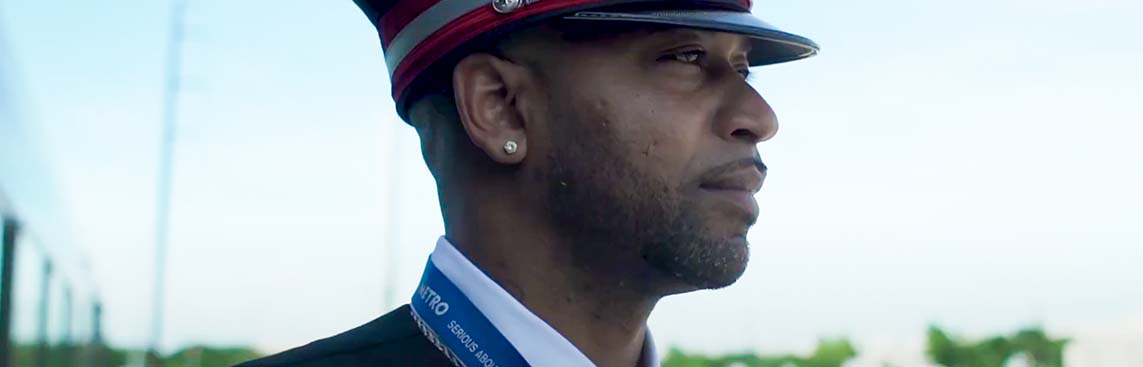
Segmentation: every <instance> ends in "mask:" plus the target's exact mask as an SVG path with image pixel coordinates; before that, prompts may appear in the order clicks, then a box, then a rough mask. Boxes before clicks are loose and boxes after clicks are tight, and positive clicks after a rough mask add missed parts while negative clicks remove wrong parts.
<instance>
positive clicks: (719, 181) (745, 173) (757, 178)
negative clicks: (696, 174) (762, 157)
mask: <svg viewBox="0 0 1143 367" xmlns="http://www.w3.org/2000/svg"><path fill="white" fill-rule="evenodd" d="M765 172H766V165H764V164H762V162H761V161H755V160H753V159H750V160H745V161H737V162H734V163H731V164H729V165H726V166H723V167H719V168H718V169H716V170H715V172H714V174H712V175H708V177H707V178H705V179H703V180H702V182H701V183H700V184H699V188H702V189H707V190H726V191H745V192H748V193H750V194H751V195H753V194H756V193H758V190H761V189H762V181H763V180H764V179H765V177H766V176H765Z"/></svg>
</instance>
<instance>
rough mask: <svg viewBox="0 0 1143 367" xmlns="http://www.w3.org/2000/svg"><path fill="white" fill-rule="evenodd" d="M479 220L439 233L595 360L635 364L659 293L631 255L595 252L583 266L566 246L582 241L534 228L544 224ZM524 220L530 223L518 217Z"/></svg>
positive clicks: (615, 365)
mask: <svg viewBox="0 0 1143 367" xmlns="http://www.w3.org/2000/svg"><path fill="white" fill-rule="evenodd" d="M490 212H492V213H495V212H501V213H503V211H490ZM480 218H481V219H479V220H471V219H472V217H469V218H468V219H470V220H469V221H466V223H467V225H463V226H449V228H448V230H447V231H446V232H447V234H446V236H447V237H448V238H449V239H450V241H452V242H453V244H454V245H455V246H456V247H457V249H458V250H460V251H461V253H463V254H464V255H465V256H466V257H467V258H468V259H469V260H471V261H472V262H473V263H474V264H476V266H478V267H479V268H480V269H481V270H483V271H485V272H487V273H488V274H489V275H491V277H492V278H493V279H494V280H495V281H496V282H497V283H499V284H500V286H501V287H503V288H504V289H505V290H507V291H508V292H509V293H510V294H512V296H513V297H515V298H516V299H517V300H518V301H520V303H522V304H524V305H525V306H526V307H527V308H528V309H529V310H531V311H532V312H533V313H535V314H536V315H537V316H539V317H540V318H541V319H543V320H544V321H545V322H547V323H548V324H549V325H551V326H552V327H553V328H555V329H556V330H557V331H559V332H560V334H562V335H563V336H564V337H565V338H567V339H568V340H569V341H571V342H572V344H574V345H575V346H576V347H577V348H578V349H579V350H580V351H581V352H583V353H584V355H586V356H587V357H588V358H589V359H591V360H592V362H594V363H595V364H596V365H598V366H602V367H630V366H635V365H637V363H638V362H639V359H640V357H641V355H642V350H643V344H644V338H645V336H646V327H645V325H646V322H647V318H648V317H649V316H650V314H651V310H652V309H653V308H654V306H655V303H656V302H657V301H658V299H659V298H660V297H661V296H660V295H659V294H658V293H657V292H655V290H654V289H652V288H649V287H647V285H649V284H654V280H653V279H652V277H654V276H656V275H655V274H651V273H650V272H649V271H647V270H643V271H634V270H633V269H640V268H643V266H641V264H638V265H632V264H630V263H629V262H630V261H635V262H637V263H638V262H639V260H638V258H637V257H635V258H634V259H631V258H629V256H609V254H599V256H598V258H599V259H593V260H592V261H590V262H586V263H585V261H584V260H583V259H582V256H580V255H577V254H576V253H575V251H574V250H573V249H572V246H577V245H583V244H568V243H563V242H561V240H560V239H559V238H553V237H556V236H553V235H552V234H553V233H554V231H545V230H540V229H546V228H548V226H547V225H545V224H543V223H539V221H540V218H534V217H533V218H529V219H521V218H511V220H506V219H508V218H496V217H495V216H489V215H488V212H486V213H485V214H484V215H482V216H481V217H480ZM528 220H535V221H536V223H532V222H528V223H521V222H520V221H528ZM615 255H619V254H615ZM600 259H607V260H608V261H602V260H600ZM625 261H627V262H628V263H627V264H625V265H627V266H622V265H624V264H623V263H624V262H625Z"/></svg>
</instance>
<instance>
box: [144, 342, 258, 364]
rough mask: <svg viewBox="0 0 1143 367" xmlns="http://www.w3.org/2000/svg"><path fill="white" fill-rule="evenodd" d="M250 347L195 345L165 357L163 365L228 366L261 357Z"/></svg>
mask: <svg viewBox="0 0 1143 367" xmlns="http://www.w3.org/2000/svg"><path fill="white" fill-rule="evenodd" d="M261 356H262V354H260V353H258V352H256V351H254V350H253V349H250V348H242V347H231V348H213V347H206V346H193V347H188V348H184V349H183V350H180V351H178V352H175V353H174V354H171V355H169V356H167V357H166V358H163V364H162V365H163V367H227V366H233V365H236V364H239V363H242V362H246V361H249V360H251V359H256V358H258V357H261Z"/></svg>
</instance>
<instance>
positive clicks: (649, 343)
mask: <svg viewBox="0 0 1143 367" xmlns="http://www.w3.org/2000/svg"><path fill="white" fill-rule="evenodd" d="M429 259H431V260H432V262H433V265H436V267H437V269H439V270H440V272H441V273H442V274H444V275H445V276H446V277H448V279H449V280H450V281H452V282H453V283H454V284H456V287H457V288H459V289H460V291H461V292H462V293H464V295H465V296H466V297H468V299H469V300H470V301H472V304H473V305H474V306H476V309H477V310H479V311H480V313H482V314H484V316H485V317H487V318H488V321H490V322H492V325H493V326H495V327H496V329H497V330H498V331H500V333H501V334H503V335H504V337H505V338H506V339H508V342H509V343H512V346H514V347H516V349H517V350H518V351H519V352H520V355H521V356H523V357H524V359H525V360H527V361H528V364H530V365H533V366H569V367H572V366H583V367H589V366H595V364H593V363H592V362H591V360H590V359H588V358H587V356H586V355H584V354H583V352H580V351H579V349H577V348H576V347H575V345H573V344H572V343H571V341H568V340H567V338H564V337H563V335H560V333H559V332H558V331H556V329H554V328H552V327H551V325H548V323H547V322H544V320H542V319H540V317H539V316H536V314H534V313H532V311H530V310H528V308H527V307H525V306H524V305H523V304H521V303H520V302H519V301H517V300H516V298H515V297H512V295H511V294H509V293H508V291H506V290H504V288H501V287H500V285H498V284H496V282H495V281H493V280H492V278H490V277H488V275H487V274H485V273H484V272H483V271H481V270H480V268H477V267H476V265H475V264H473V263H472V262H471V261H469V260H468V258H466V257H464V254H461V253H460V251H458V250H457V249H456V247H453V245H452V243H449V241H448V239H446V238H444V237H443V236H442V237H441V238H440V239H439V240H437V246H436V249H434V250H433V254H432V256H430V257H429ZM645 335H646V336H645V337H644V338H643V356H642V358H641V359H642V360H643V364H642V367H658V366H659V355H658V353H657V352H656V351H655V343H654V340H653V339H652V338H651V332H650V331H647V333H646V334H645Z"/></svg>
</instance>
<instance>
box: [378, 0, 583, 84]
mask: <svg viewBox="0 0 1143 367" xmlns="http://www.w3.org/2000/svg"><path fill="white" fill-rule="evenodd" d="M598 2H600V0H565V1H540V2H536V3H533V4H530V5H528V6H526V7H524V8H521V9H519V10H516V11H515V12H512V13H509V14H501V13H498V12H496V10H493V9H492V5H491V3H489V6H482V7H480V8H478V9H476V10H473V11H471V12H468V13H467V14H465V15H463V16H461V17H460V18H457V19H456V20H454V21H452V22H451V23H449V25H448V26H447V27H444V28H442V29H439V30H437V31H436V32H434V33H433V34H432V35H430V36H429V37H428V38H425V40H424V41H422V42H421V43H420V44H418V45H417V46H416V47H414V48H413V50H412V51H410V52H409V55H407V56H405V58H404V59H403V60H401V64H400V65H397V68H396V69H395V70H393V78H392V79H393V99H395V100H398V101H400V100H401V96H402V95H404V93H405V92H407V89H408V88H409V85H410V84H412V83H413V79H415V78H416V76H417V75H418V74H420V73H421V72H423V71H424V70H425V69H426V68H428V67H429V65H431V64H432V63H433V62H435V61H437V60H439V59H440V58H441V57H444V56H445V54H447V53H448V52H449V51H452V50H453V49H455V48H457V47H459V46H460V45H461V44H463V43H464V42H467V41H469V40H471V39H472V38H473V37H476V36H477V35H480V34H484V33H485V32H488V31H491V30H493V29H495V28H496V27H499V26H501V25H505V24H508V23H512V22H515V21H517V20H520V19H523V18H527V17H530V16H533V15H537V14H543V13H548V12H554V11H558V10H561V9H566V8H572V7H577V6H583V5H589V4H593V3H598Z"/></svg>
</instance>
